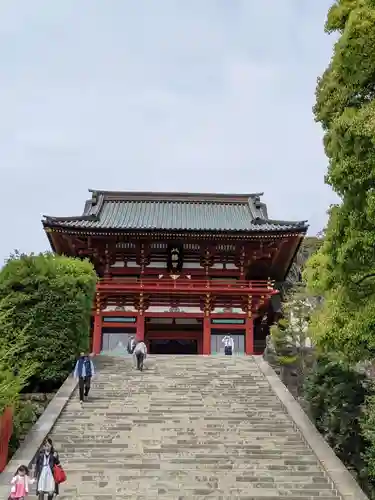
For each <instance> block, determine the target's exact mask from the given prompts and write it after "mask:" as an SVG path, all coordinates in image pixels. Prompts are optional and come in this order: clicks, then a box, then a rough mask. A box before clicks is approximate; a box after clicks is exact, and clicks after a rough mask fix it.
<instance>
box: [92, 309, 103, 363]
mask: <svg viewBox="0 0 375 500" xmlns="http://www.w3.org/2000/svg"><path fill="white" fill-rule="evenodd" d="M101 350H102V315H101V314H100V313H98V312H96V313H95V315H94V331H93V334H92V352H93V353H94V354H100V351H101Z"/></svg>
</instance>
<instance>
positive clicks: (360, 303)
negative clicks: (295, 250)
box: [305, 0, 375, 361]
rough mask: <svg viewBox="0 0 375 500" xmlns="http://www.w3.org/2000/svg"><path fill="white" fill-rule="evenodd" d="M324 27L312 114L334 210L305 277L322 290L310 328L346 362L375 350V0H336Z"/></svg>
mask: <svg viewBox="0 0 375 500" xmlns="http://www.w3.org/2000/svg"><path fill="white" fill-rule="evenodd" d="M326 31H327V32H328V33H333V32H335V33H336V34H338V36H339V37H338V40H337V42H336V44H335V46H334V52H333V56H332V59H331V62H330V64H329V66H328V68H327V69H326V71H325V72H324V74H323V76H322V77H321V78H320V79H319V80H318V85H317V91H316V105H315V108H314V112H315V117H316V120H317V121H318V122H320V123H321V124H322V127H323V130H324V146H325V152H326V155H327V157H328V160H329V166H328V172H327V175H326V182H327V183H328V184H329V185H330V186H331V187H332V189H333V190H334V191H335V192H336V193H337V194H338V196H339V197H340V199H341V202H340V203H339V204H337V205H335V206H333V207H331V209H330V212H329V222H328V225H327V228H326V231H325V235H324V242H323V245H322V247H321V248H320V250H319V251H318V252H317V253H316V254H315V255H314V256H313V257H312V258H311V259H310V261H309V262H308V265H307V269H306V271H305V278H306V280H307V282H308V285H309V287H310V290H312V292H313V293H319V294H321V293H322V294H323V295H324V298H325V300H324V306H323V307H322V309H321V310H320V311H319V312H318V313H317V315H316V317H315V318H314V321H313V325H312V330H311V331H312V333H313V335H314V337H315V339H316V342H317V344H318V346H319V347H320V348H322V349H324V350H328V351H329V350H336V351H337V350H340V351H341V352H342V353H343V355H344V356H346V357H347V358H348V359H349V360H351V361H358V360H361V359H366V358H368V359H371V358H373V357H374V354H375V340H374V338H373V337H374V333H373V332H374V331H375V330H374V326H375V314H374V313H375V2H374V0H360V1H357V0H337V1H336V2H335V3H334V5H333V6H332V7H331V9H330V10H329V13H328V18H327V23H326Z"/></svg>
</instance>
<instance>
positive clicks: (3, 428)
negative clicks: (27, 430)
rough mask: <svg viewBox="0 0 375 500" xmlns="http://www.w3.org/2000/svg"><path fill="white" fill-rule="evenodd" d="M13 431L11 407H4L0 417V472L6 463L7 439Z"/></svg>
mask: <svg viewBox="0 0 375 500" xmlns="http://www.w3.org/2000/svg"><path fill="white" fill-rule="evenodd" d="M12 432H13V408H11V407H9V408H5V410H4V412H3V414H2V415H1V417H0V472H2V471H3V470H4V469H5V466H6V464H7V463H8V450H9V440H10V438H11V436H12Z"/></svg>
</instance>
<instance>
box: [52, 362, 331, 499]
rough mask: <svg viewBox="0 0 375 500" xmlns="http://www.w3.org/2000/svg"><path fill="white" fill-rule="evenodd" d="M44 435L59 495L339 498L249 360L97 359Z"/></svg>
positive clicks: (96, 497)
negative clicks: (139, 362) (56, 469)
mask: <svg viewBox="0 0 375 500" xmlns="http://www.w3.org/2000/svg"><path fill="white" fill-rule="evenodd" d="M95 365H96V372H97V373H96V377H95V379H94V380H93V383H92V385H93V388H94V394H95V397H93V398H92V400H93V401H92V406H91V403H88V404H87V405H84V406H83V407H82V406H81V405H80V404H79V402H78V400H77V398H76V397H75V396H73V397H72V398H71V400H70V401H69V402H68V404H67V406H66V408H65V410H64V411H63V412H62V414H61V416H60V418H59V420H58V421H57V423H56V425H55V427H54V429H53V432H52V434H51V437H52V439H53V441H54V444H55V446H56V449H58V450H59V452H60V459H61V460H62V463H64V469H65V472H66V474H67V482H66V483H64V488H63V491H62V492H61V495H60V497H59V500H72V499H74V500H94V499H95V500H107V499H108V500H109V499H117V500H120V499H121V500H125V499H137V500H142V499H147V500H150V499H160V500H161V499H162V500H172V499H175V500H177V499H181V500H183V499H197V500H203V499H206V498H207V499H208V498H209V499H223V500H225V499H228V500H229V499H230V500H233V499H245V498H246V499H252V500H275V499H276V498H284V497H285V498H286V497H287V498H288V500H334V499H336V500H339V499H340V496H339V495H338V493H337V491H336V490H335V489H334V487H333V485H332V483H331V482H330V480H329V479H328V478H327V475H326V473H325V472H324V470H323V469H322V467H321V465H320V463H319V462H318V459H317V457H316V456H315V455H314V453H313V451H312V450H311V449H310V448H309V447H308V445H307V444H306V443H305V441H304V439H303V437H302V436H301V434H300V432H299V431H297V430H296V428H295V426H294V424H293V422H292V420H291V418H290V416H289V415H288V414H287V413H286V412H285V410H284V407H283V406H282V404H281V402H280V400H279V399H278V398H277V396H276V395H275V394H274V392H273V391H272V389H271V388H270V386H269V383H268V381H267V380H266V378H265V377H264V375H263V373H262V372H261V371H260V369H259V367H258V364H257V363H256V361H255V360H254V359H253V358H252V357H250V356H249V357H237V356H222V357H219V356H212V357H203V356H158V357H151V358H150V359H149V360H148V370H147V371H145V372H144V373H142V374H141V373H140V372H139V371H137V370H134V366H133V363H132V360H131V359H129V358H128V359H124V358H122V359H120V358H118V357H106V356H100V357H98V358H96V361H95Z"/></svg>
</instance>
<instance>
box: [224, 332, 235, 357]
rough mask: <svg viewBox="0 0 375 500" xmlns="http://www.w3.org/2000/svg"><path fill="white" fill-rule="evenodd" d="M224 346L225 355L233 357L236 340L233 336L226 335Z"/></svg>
mask: <svg viewBox="0 0 375 500" xmlns="http://www.w3.org/2000/svg"><path fill="white" fill-rule="evenodd" d="M222 342H223V344H224V353H225V355H226V356H232V354H233V352H234V340H233V338H232V336H231V335H225V337H224V338H223V340H222Z"/></svg>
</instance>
